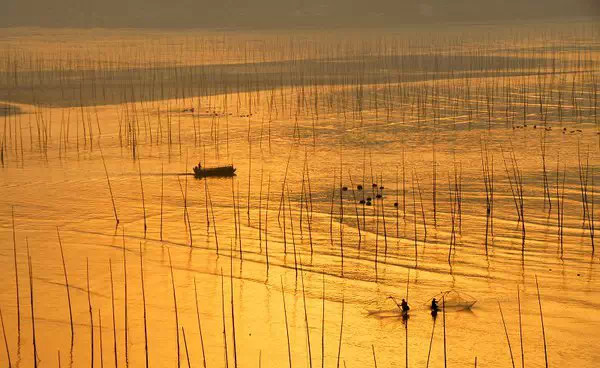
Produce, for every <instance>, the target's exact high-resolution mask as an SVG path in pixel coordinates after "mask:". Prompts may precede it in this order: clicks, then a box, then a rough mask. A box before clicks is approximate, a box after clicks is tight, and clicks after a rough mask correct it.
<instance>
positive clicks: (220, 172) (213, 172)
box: [194, 164, 235, 179]
mask: <svg viewBox="0 0 600 368" xmlns="http://www.w3.org/2000/svg"><path fill="white" fill-rule="evenodd" d="M194 176H195V177H196V178H198V179H200V178H206V177H209V176H212V177H231V176H235V167H233V165H228V166H218V167H202V166H201V165H200V164H198V165H197V166H194Z"/></svg>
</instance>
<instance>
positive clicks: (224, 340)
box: [221, 268, 229, 368]
mask: <svg viewBox="0 0 600 368" xmlns="http://www.w3.org/2000/svg"><path fill="white" fill-rule="evenodd" d="M221 315H222V317H223V346H224V348H225V368H229V354H228V353H227V326H226V325H225V281H224V278H223V268H221Z"/></svg>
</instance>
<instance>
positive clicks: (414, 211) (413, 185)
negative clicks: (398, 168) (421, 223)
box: [412, 171, 419, 267]
mask: <svg viewBox="0 0 600 368" xmlns="http://www.w3.org/2000/svg"><path fill="white" fill-rule="evenodd" d="M412 199H413V220H414V230H415V267H416V266H417V265H418V254H419V253H418V248H417V207H416V203H415V173H414V171H413V175H412Z"/></svg>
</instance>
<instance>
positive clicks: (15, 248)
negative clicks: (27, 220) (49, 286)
mask: <svg viewBox="0 0 600 368" xmlns="http://www.w3.org/2000/svg"><path fill="white" fill-rule="evenodd" d="M12 228H13V258H14V264H15V285H16V287H17V331H18V333H19V336H21V304H20V301H19V269H18V268H17V233H16V231H15V206H12Z"/></svg>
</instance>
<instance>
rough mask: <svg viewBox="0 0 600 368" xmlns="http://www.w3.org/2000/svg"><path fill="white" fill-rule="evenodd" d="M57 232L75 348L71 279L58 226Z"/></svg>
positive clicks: (72, 339)
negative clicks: (68, 274)
mask: <svg viewBox="0 0 600 368" xmlns="http://www.w3.org/2000/svg"><path fill="white" fill-rule="evenodd" d="M56 234H57V235H58V245H59V247H60V257H61V259H62V265H63V274H64V276H65V289H66V290H67V301H68V302H69V322H70V324H71V348H73V341H74V338H75V330H74V328H73V308H72V306H71V292H70V290H69V279H68V277H67V266H66V264H65V254H64V252H63V246H62V241H61V240H60V232H59V231H58V227H57V228H56Z"/></svg>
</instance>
